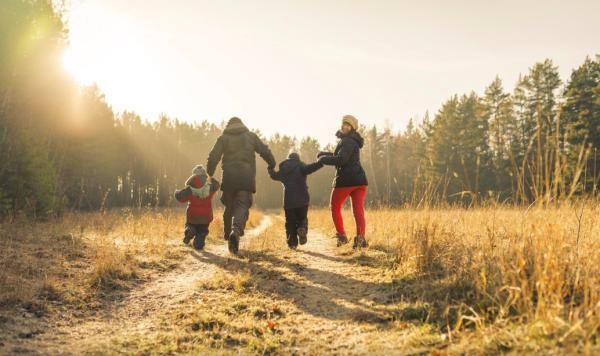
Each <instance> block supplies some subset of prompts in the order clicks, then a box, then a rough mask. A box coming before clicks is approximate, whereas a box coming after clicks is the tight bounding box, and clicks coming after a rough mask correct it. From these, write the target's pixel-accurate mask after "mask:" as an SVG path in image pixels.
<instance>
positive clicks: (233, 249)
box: [227, 231, 240, 255]
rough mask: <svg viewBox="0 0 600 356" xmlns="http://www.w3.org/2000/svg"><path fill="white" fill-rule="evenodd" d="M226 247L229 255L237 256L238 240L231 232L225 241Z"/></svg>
mask: <svg viewBox="0 0 600 356" xmlns="http://www.w3.org/2000/svg"><path fill="white" fill-rule="evenodd" d="M227 247H228V248H229V252H230V253H232V254H234V255H237V253H238V251H239V248H240V238H239V236H238V235H237V234H236V233H235V232H233V231H232V232H231V234H229V238H228V239H227Z"/></svg>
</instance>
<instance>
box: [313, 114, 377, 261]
mask: <svg viewBox="0 0 600 356" xmlns="http://www.w3.org/2000/svg"><path fill="white" fill-rule="evenodd" d="M357 129H358V120H357V119H356V118H355V117H354V116H352V115H346V116H344V117H343V118H342V127H341V129H340V131H338V132H337V134H336V136H337V137H338V138H339V139H340V141H339V142H338V145H337V147H336V148H335V151H334V152H333V153H331V152H320V153H319V155H318V157H319V162H321V163H323V164H324V165H329V166H335V167H336V175H335V181H334V188H333V190H332V192H331V215H332V217H333V223H334V224H335V229H336V230H337V245H338V246H341V245H344V244H347V243H348V238H347V237H346V230H345V229H344V220H343V218H342V205H343V204H344V202H345V201H346V199H347V198H348V197H350V198H351V199H352V213H353V214H354V220H356V237H354V244H353V245H352V248H354V249H357V248H363V247H367V246H368V244H367V240H366V239H365V209H364V203H365V196H366V195H367V185H368V183H367V175H366V174H365V170H364V169H363V168H362V166H361V165H360V149H361V148H362V147H363V145H364V139H363V138H362V137H361V136H360V134H359V133H358V132H357V131H356V130H357Z"/></svg>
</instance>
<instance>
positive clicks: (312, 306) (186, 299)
mask: <svg viewBox="0 0 600 356" xmlns="http://www.w3.org/2000/svg"><path fill="white" fill-rule="evenodd" d="M275 219H277V220H279V219H278V218H271V217H268V216H267V217H265V218H264V219H263V220H262V222H261V223H260V225H259V226H258V227H256V228H255V229H253V230H251V231H249V232H248V233H247V234H246V236H245V237H244V238H243V239H242V243H241V247H240V249H241V253H240V256H238V257H231V256H230V255H229V253H228V251H227V246H226V243H225V242H224V241H223V242H220V243H218V244H216V245H215V244H207V248H206V250H205V251H202V252H196V251H193V250H190V252H189V254H188V255H187V256H186V257H185V260H184V261H182V263H181V264H180V266H181V267H180V268H178V269H176V270H174V271H172V272H169V273H167V274H165V275H163V276H162V277H159V278H157V279H155V280H153V281H151V282H148V283H146V284H144V285H142V286H141V287H140V288H139V289H134V290H132V291H131V292H130V293H129V294H128V295H127V297H125V298H124V299H123V300H121V301H120V302H117V303H114V305H112V306H111V307H109V308H106V310H103V312H102V313H100V314H98V315H97V316H96V317H93V318H87V319H83V320H79V321H67V322H66V323H65V324H64V325H62V326H60V327H58V328H57V329H56V330H53V331H51V332H44V333H43V334H40V335H38V336H37V337H35V338H34V339H32V340H31V344H30V345H26V346H27V349H29V350H31V349H32V348H33V349H37V350H44V351H43V353H51V354H61V353H64V354H71V353H79V352H80V351H86V350H87V351H91V352H94V353H95V352H100V353H103V352H104V351H105V350H112V351H108V352H110V353H113V352H119V351H120V350H123V349H125V350H126V352H127V353H146V352H149V353H155V352H156V353H179V352H191V353H198V352H200V351H198V350H205V351H204V352H206V350H209V352H215V353H237V352H238V351H240V350H242V351H241V352H242V353H247V352H250V353H259V354H260V353H270V352H272V353H282V354H321V353H323V352H326V353H334V354H349V353H351V354H365V353H370V354H373V353H375V354H385V353H388V354H389V353H390V352H391V353H397V352H398V351H399V348H401V347H404V346H406V345H408V344H407V343H410V338H409V337H407V335H408V334H409V333H411V332H412V333H414V329H410V328H407V327H406V326H405V325H404V323H399V322H397V321H395V320H394V319H395V316H397V315H398V309H397V308H398V304H397V303H391V302H392V301H394V298H396V297H397V295H398V293H397V290H396V289H397V288H396V287H395V285H394V283H392V278H391V276H388V275H387V274H386V272H385V271H386V269H385V268H382V267H383V265H382V264H384V263H386V255H385V254H384V253H383V252H379V251H376V250H373V249H370V250H367V251H364V252H353V251H352V250H351V249H350V248H349V247H343V248H336V247H335V240H334V239H331V238H328V237H326V236H324V235H323V234H321V233H319V232H311V233H310V234H309V237H308V239H309V242H308V244H307V245H305V246H301V247H300V248H299V249H298V250H296V251H290V250H288V249H286V248H279V247H277V248H273V246H267V247H265V244H270V245H273V244H275V243H277V244H279V245H278V246H283V244H282V243H281V241H279V240H277V239H278V238H279V237H275V238H273V237H271V238H266V237H265V236H269V234H274V235H279V234H281V227H279V230H277V229H274V230H273V229H272V228H273V226H272V225H273V220H275ZM276 225H280V223H279V221H277V224H276ZM271 230H273V231H271ZM265 232H266V235H264V233H265ZM261 234H263V235H262V236H259V235H261ZM257 236H259V237H260V238H261V241H254V242H253V241H252V239H253V238H255V237H257ZM257 242H259V243H257ZM257 246H258V247H257ZM221 275H224V276H237V275H242V276H246V277H245V278H247V279H248V280H247V281H245V282H244V283H247V284H248V285H250V287H248V288H247V289H244V290H242V291H233V290H232V288H230V287H227V286H225V284H226V283H223V284H224V286H222V288H221V286H219V285H216V286H213V287H210V288H207V287H200V288H199V287H198V286H199V285H202V284H203V283H210V282H211V281H212V280H213V279H215V278H217V277H218V276H221ZM217 284H218V283H217ZM392 305H393V306H392ZM197 313H201V314H198V315H197ZM199 315H202V316H199ZM190 325H192V326H190ZM202 325H204V326H202ZM214 325H219V326H218V327H215V326H214ZM181 335H183V336H181ZM116 339H118V341H115V340H116ZM207 340H208V341H207ZM171 342H172V343H173V345H170V346H169V347H168V348H158V346H159V345H158V344H161V347H163V346H164V345H162V344H165V343H167V344H169V343H171ZM436 342H437V341H436ZM108 345H112V347H110V348H108V347H109V346H108ZM131 345H135V346H133V347H131ZM207 345H208V346H207ZM249 345H250V346H249ZM198 347H208V349H198ZM241 347H245V348H241ZM128 348H129V349H128Z"/></svg>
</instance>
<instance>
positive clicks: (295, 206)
mask: <svg viewBox="0 0 600 356" xmlns="http://www.w3.org/2000/svg"><path fill="white" fill-rule="evenodd" d="M322 167H323V164H322V163H319V162H315V163H311V164H304V162H302V161H300V156H298V154H297V153H290V155H289V156H288V159H286V160H285V161H283V162H281V163H280V164H279V171H275V170H274V169H269V175H270V176H271V178H272V179H273V180H276V181H280V182H281V183H282V184H283V187H284V188H283V189H284V195H283V208H284V210H285V231H286V235H287V244H288V246H289V247H290V248H292V249H294V248H296V247H297V246H298V238H300V244H301V245H304V244H305V243H306V235H307V233H308V217H307V215H308V206H309V204H310V195H309V194H308V186H307V185H306V176H308V175H309V174H312V173H314V172H316V171H318V170H319V169H320V168H322Z"/></svg>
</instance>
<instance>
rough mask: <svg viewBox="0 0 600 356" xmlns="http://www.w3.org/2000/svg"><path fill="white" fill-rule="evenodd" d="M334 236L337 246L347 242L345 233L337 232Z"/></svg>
mask: <svg viewBox="0 0 600 356" xmlns="http://www.w3.org/2000/svg"><path fill="white" fill-rule="evenodd" d="M336 237H337V247H340V246H342V245H345V244H347V243H348V238H347V237H346V235H342V234H337V235H336Z"/></svg>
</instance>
